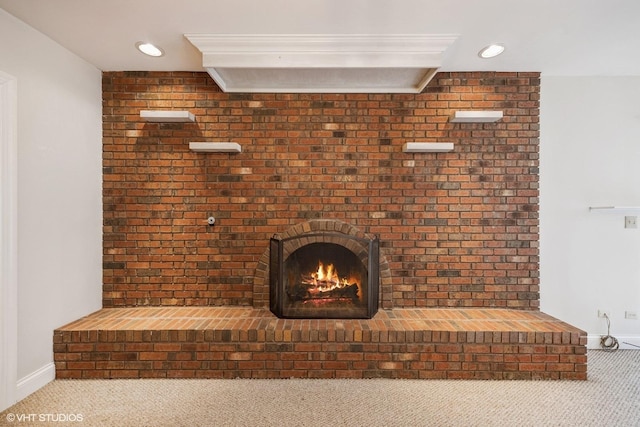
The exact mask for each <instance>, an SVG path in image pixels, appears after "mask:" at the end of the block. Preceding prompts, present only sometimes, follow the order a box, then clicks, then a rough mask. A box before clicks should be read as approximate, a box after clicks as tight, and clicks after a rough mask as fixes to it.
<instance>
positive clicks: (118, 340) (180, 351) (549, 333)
mask: <svg viewBox="0 0 640 427" xmlns="http://www.w3.org/2000/svg"><path fill="white" fill-rule="evenodd" d="M54 354H55V355H54V357H55V364H56V376H57V378H292V377H295V378H416V379H418V378H421V379H428V378H435V379H445V378H460V379H579V380H584V379H586V377H587V356H586V333H585V332H584V331H581V330H579V329H577V328H575V327H572V326H570V325H568V324H566V323H564V322H562V321H559V320H557V319H555V318H553V317H551V316H549V315H547V314H544V313H541V312H536V311H522V310H506V309H395V310H381V311H379V312H378V314H377V315H376V316H375V317H374V318H373V319H370V320H360V319H348V320H347V319H344V320H343V319H326V320H318V319H316V320H304V319H278V318H276V317H275V316H273V314H271V313H270V312H269V311H267V310H261V309H254V308H250V307H138V308H108V309H102V310H100V311H98V312H96V313H93V314H91V315H89V316H87V317H85V318H82V319H79V320H77V321H75V322H72V323H70V324H68V325H66V326H63V327H61V328H59V329H57V330H56V331H55V332H54Z"/></svg>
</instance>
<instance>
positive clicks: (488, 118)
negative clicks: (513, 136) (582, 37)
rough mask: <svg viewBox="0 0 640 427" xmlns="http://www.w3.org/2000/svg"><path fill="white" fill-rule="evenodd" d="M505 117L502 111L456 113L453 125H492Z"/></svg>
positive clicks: (451, 120)
mask: <svg viewBox="0 0 640 427" xmlns="http://www.w3.org/2000/svg"><path fill="white" fill-rule="evenodd" d="M502 117H503V114H502V111H478V110H476V111H455V112H454V113H453V117H451V119H450V120H449V121H450V122H451V123H492V122H497V121H498V120H500V119H501V118H502Z"/></svg>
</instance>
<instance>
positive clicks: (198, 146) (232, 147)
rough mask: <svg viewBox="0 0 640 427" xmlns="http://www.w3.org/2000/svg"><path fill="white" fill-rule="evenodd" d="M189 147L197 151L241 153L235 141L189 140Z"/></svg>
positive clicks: (240, 148)
mask: <svg viewBox="0 0 640 427" xmlns="http://www.w3.org/2000/svg"><path fill="white" fill-rule="evenodd" d="M189 149H190V150H191V151H195V152H197V153H241V152H242V147H241V146H240V144H238V143H237V142H190V143H189Z"/></svg>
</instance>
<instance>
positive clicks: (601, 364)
mask: <svg viewBox="0 0 640 427" xmlns="http://www.w3.org/2000/svg"><path fill="white" fill-rule="evenodd" d="M588 373H589V379H588V380H587V381H461V380H426V381H420V380H378V379H376V380H373V379H372V380H297V379H290V380H240V379H236V380H56V381H53V382H52V383H50V384H48V385H47V386H45V387H44V388H42V389H40V390H39V391H37V392H36V393H34V394H32V395H31V396H29V397H27V398H26V399H24V400H22V401H21V402H18V403H17V404H16V405H14V406H13V407H11V408H9V409H8V410H6V411H4V412H2V413H0V425H8V426H46V425H52V426H83V427H84V426H252V427H253V426H323V427H325V426H402V427H406V426H616V427H620V426H640V350H619V351H616V352H605V351H599V350H598V351H595V350H591V351H589V354H588ZM65 420H66V421H65Z"/></svg>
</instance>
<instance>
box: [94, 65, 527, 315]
mask: <svg viewBox="0 0 640 427" xmlns="http://www.w3.org/2000/svg"><path fill="white" fill-rule="evenodd" d="M103 97H104V115H103V118H104V121H103V126H104V129H103V137H104V146H103V147H104V148H103V149H104V154H103V166H104V181H103V187H104V199H103V203H104V291H103V305H104V307H127V306H210V305H240V306H254V307H267V306H268V299H267V294H268V289H267V288H266V287H265V286H264V283H263V282H262V281H261V279H260V274H256V268H257V267H259V266H258V262H259V260H260V258H261V257H262V255H263V254H264V253H265V251H266V249H267V246H268V242H269V239H270V238H271V236H273V235H274V234H277V233H283V232H284V231H286V230H288V229H289V228H290V227H294V226H296V224H299V223H304V222H308V221H311V220H317V219H322V220H338V221H342V222H344V223H347V224H350V225H351V226H353V227H356V228H357V229H358V230H361V231H362V232H365V233H369V234H372V235H376V236H378V237H379V239H380V242H381V245H380V253H381V255H382V256H384V257H385V258H386V259H387V261H388V263H389V270H390V271H391V276H392V277H390V278H389V279H388V280H389V281H390V283H389V285H390V287H391V289H389V292H388V294H389V295H386V294H387V293H386V292H383V298H388V299H384V303H385V304H388V307H391V306H392V307H394V308H403V307H407V308H409V307H496V308H513V309H522V310H531V309H534V310H535V309H537V308H538V305H539V278H538V122H539V110H538V109H539V76H538V74H537V73H490V72H484V73H439V74H437V75H436V77H435V78H434V79H433V80H432V81H431V82H430V83H429V85H428V87H427V88H426V89H425V91H424V93H420V94H234V93H223V92H221V91H220V89H219V88H218V87H217V86H216V85H215V83H214V82H213V81H212V80H211V78H210V77H209V76H208V75H207V74H206V73H189V72H174V73H164V72H105V73H104V76H103ZM142 109H166V110H188V111H190V112H191V113H193V114H194V115H195V117H196V121H195V122H194V123H148V122H145V121H143V120H141V118H140V110H142ZM478 109H481V110H500V111H503V113H504V118H503V119H502V120H500V121H499V122H496V123H452V122H451V121H450V120H449V119H450V116H451V115H452V113H453V111H456V110H478ZM192 141H234V142H237V143H239V144H241V146H242V153H240V154H212V153H209V154H203V153H195V152H191V151H190V150H189V142H192ZM408 141H432V142H438V141H447V142H454V143H455V149H454V150H453V151H452V152H450V153H436V154H409V153H403V152H402V145H403V144H404V143H405V142H408ZM209 216H215V217H216V218H217V222H216V225H215V226H214V227H209V226H208V225H207V222H206V219H207V218H208V217H209Z"/></svg>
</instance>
